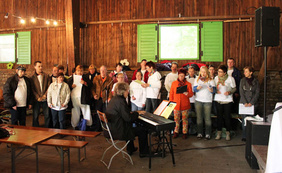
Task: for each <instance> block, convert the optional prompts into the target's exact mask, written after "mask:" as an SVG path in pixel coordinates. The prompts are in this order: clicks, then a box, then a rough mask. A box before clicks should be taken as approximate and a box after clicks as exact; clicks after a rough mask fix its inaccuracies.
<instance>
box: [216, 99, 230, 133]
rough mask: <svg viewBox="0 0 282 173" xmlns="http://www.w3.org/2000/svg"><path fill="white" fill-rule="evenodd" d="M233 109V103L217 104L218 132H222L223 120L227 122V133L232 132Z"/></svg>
mask: <svg viewBox="0 0 282 173" xmlns="http://www.w3.org/2000/svg"><path fill="white" fill-rule="evenodd" d="M231 108H232V102H230V103H228V104H220V103H218V102H216V109H217V130H218V131H221V130H222V127H223V120H224V122H225V127H226V131H230V130H231Z"/></svg>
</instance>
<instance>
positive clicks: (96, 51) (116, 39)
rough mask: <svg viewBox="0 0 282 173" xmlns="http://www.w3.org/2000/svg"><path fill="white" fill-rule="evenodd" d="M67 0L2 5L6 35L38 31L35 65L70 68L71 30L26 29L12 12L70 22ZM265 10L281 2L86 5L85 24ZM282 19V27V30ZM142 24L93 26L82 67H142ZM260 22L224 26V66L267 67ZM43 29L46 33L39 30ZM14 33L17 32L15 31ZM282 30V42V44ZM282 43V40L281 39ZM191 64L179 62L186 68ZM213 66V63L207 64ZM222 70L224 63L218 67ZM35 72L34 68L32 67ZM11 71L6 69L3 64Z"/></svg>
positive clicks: (98, 1) (275, 62)
mask: <svg viewBox="0 0 282 173" xmlns="http://www.w3.org/2000/svg"><path fill="white" fill-rule="evenodd" d="M64 4H65V0H48V1H46V0H1V1H0V34H2V33H12V32H13V31H15V32H16V31H21V30H17V28H24V27H33V28H31V29H23V30H30V31H31V32H32V34H31V37H32V38H31V39H32V42H31V47H32V48H31V51H32V63H33V62H34V61H36V60H41V61H42V62H43V64H44V65H45V66H47V67H51V66H52V65H53V64H63V65H66V62H67V57H66V48H65V42H66V32H65V30H66V28H65V26H61V27H56V28H49V29H48V28H44V27H45V26H46V25H45V24H44V23H43V21H37V23H36V24H31V23H30V22H28V23H27V24H26V25H25V26H22V25H20V24H19V20H18V19H16V18H13V17H11V16H9V18H8V19H4V18H3V17H2V16H4V15H5V13H6V12H9V13H11V14H15V15H18V16H23V17H27V16H36V17H41V18H52V19H65V7H64ZM260 6H279V7H280V8H281V9H282V1H281V0H267V1H265V0H81V1H80V14H81V15H80V21H81V22H95V21H109V20H127V19H151V18H167V17H177V16H178V14H179V13H181V15H182V17H197V16H233V15H246V14H254V10H255V9H256V8H258V7H260ZM281 21H282V20H281V19H280V25H281ZM141 23H142V22H139V23H138V22H129V23H114V24H111V23H109V24H91V25H90V24H89V25H88V27H87V28H82V29H81V30H80V31H81V32H80V48H79V50H80V56H79V57H76V58H78V62H80V64H82V65H89V64H91V63H93V64H95V65H96V66H100V65H102V64H105V65H107V66H108V67H112V68H113V67H114V66H115V64H116V63H117V62H119V61H120V60H121V59H124V58H126V59H128V60H129V62H130V66H131V67H133V68H136V67H138V66H139V65H138V63H137V25H138V24H141ZM254 25H255V24H254V21H251V22H233V23H224V61H226V59H227V58H228V57H233V58H235V59H236V61H237V66H238V67H239V68H243V67H244V66H246V65H252V66H254V67H255V69H257V70H259V69H260V68H261V64H262V62H263V49H262V48H255V47H254ZM37 26H42V28H41V29H35V27H37ZM13 28H14V29H13ZM5 29H6V30H5ZM281 31H282V30H281V27H280V39H281V38H282V34H281ZM281 40H282V39H281ZM268 54H269V56H268V70H281V67H282V64H281V56H282V48H281V46H279V47H277V48H270V49H269V52H268ZM186 62H189V61H179V64H180V65H182V64H184V63H186ZM207 63H208V64H210V63H209V62H207ZM213 64H214V65H219V64H220V63H213ZM28 67H29V66H28ZM0 68H2V69H3V68H6V64H0Z"/></svg>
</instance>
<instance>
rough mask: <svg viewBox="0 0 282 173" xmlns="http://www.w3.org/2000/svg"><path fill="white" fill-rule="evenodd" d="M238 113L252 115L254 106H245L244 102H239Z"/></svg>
mask: <svg viewBox="0 0 282 173" xmlns="http://www.w3.org/2000/svg"><path fill="white" fill-rule="evenodd" d="M239 114H242V115H254V114H255V107H254V105H252V106H250V107H246V106H245V105H244V104H242V103H240V104H239Z"/></svg>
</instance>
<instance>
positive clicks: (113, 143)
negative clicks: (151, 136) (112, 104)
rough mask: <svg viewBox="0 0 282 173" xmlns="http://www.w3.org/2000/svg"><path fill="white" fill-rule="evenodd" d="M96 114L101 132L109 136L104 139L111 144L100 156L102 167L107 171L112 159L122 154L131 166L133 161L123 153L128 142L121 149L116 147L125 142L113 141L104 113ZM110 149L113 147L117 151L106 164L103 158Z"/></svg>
mask: <svg viewBox="0 0 282 173" xmlns="http://www.w3.org/2000/svg"><path fill="white" fill-rule="evenodd" d="M97 113H98V115H99V119H100V123H101V126H102V129H103V131H104V132H107V133H108V134H109V137H107V136H105V138H106V140H107V142H108V143H109V144H111V146H109V147H108V148H107V149H106V150H105V151H104V153H103V156H102V158H101V160H100V161H101V162H102V163H104V165H105V166H106V167H107V168H108V169H109V168H110V166H111V163H112V161H113V158H114V157H115V156H116V155H117V154H118V153H122V156H123V158H124V159H126V160H128V161H129V162H130V163H131V164H132V165H133V161H132V158H131V156H130V155H129V154H128V153H127V152H125V151H124V149H125V147H126V146H127V145H128V143H129V140H128V141H127V142H126V143H125V145H124V146H122V147H119V146H117V144H118V143H122V142H125V141H120V140H114V139H113V137H112V134H111V131H110V128H109V126H108V120H107V118H106V115H105V114H104V113H102V112H100V111H97ZM104 134H105V133H104ZM112 147H114V148H115V149H117V150H118V151H117V152H116V153H115V154H113V156H112V157H111V159H110V161H109V163H108V164H107V163H106V162H105V161H104V157H105V155H106V153H107V151H108V150H109V149H111V148H112ZM126 156H128V157H126Z"/></svg>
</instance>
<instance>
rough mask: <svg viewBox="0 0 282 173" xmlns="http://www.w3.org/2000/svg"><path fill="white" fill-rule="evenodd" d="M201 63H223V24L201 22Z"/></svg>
mask: <svg viewBox="0 0 282 173" xmlns="http://www.w3.org/2000/svg"><path fill="white" fill-rule="evenodd" d="M201 49H202V52H201V54H202V58H201V61H210V62H222V61H223V23H222V22H202V28H201Z"/></svg>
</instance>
